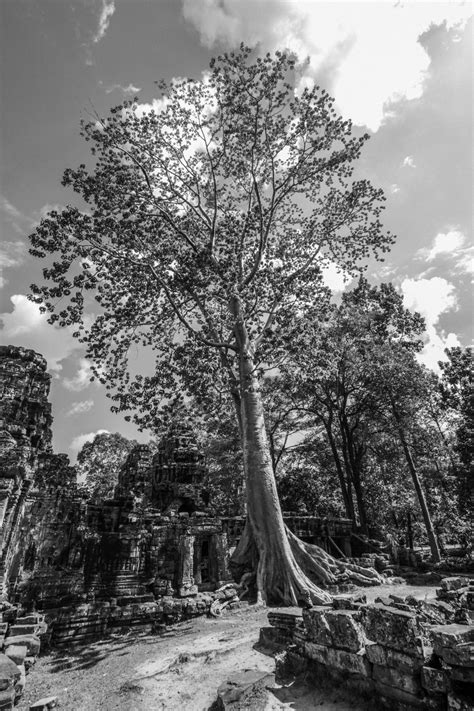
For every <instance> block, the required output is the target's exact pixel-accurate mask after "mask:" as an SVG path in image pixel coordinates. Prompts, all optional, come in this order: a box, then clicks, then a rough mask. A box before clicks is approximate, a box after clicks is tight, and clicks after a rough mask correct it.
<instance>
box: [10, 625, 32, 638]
mask: <svg viewBox="0 0 474 711" xmlns="http://www.w3.org/2000/svg"><path fill="white" fill-rule="evenodd" d="M37 631H38V625H36V624H34V625H18V624H16V625H12V626H11V627H10V630H9V634H10V635H11V636H14V635H20V634H21V635H24V634H36V633H37Z"/></svg>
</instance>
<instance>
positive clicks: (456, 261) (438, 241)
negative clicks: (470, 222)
mask: <svg viewBox="0 0 474 711" xmlns="http://www.w3.org/2000/svg"><path fill="white" fill-rule="evenodd" d="M465 244H466V236H465V235H464V234H463V233H462V232H461V231H460V230H458V229H456V228H454V227H452V228H451V229H449V230H448V231H447V232H438V234H437V235H436V237H435V238H434V240H433V242H432V244H431V247H423V248H422V249H419V250H418V252H417V253H416V254H417V257H419V258H420V259H425V260H426V261H427V262H433V261H435V260H436V259H437V257H439V256H441V257H443V258H444V259H449V260H450V263H451V265H452V269H453V270H455V271H460V272H465V273H468V274H472V273H473V272H474V248H473V247H465V246H464V245H465ZM428 271H429V270H428Z"/></svg>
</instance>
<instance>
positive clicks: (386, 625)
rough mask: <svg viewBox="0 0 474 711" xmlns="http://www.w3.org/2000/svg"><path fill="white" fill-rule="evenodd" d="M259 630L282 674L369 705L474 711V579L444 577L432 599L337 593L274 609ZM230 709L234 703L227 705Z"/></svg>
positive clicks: (282, 677)
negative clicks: (320, 602) (326, 600)
mask: <svg viewBox="0 0 474 711" xmlns="http://www.w3.org/2000/svg"><path fill="white" fill-rule="evenodd" d="M268 618H269V623H270V625H271V626H270V627H266V628H263V629H262V630H261V642H262V643H263V645H264V646H269V645H270V646H273V647H274V648H275V647H277V648H280V649H282V650H284V651H283V652H281V653H280V654H277V656H276V659H277V662H276V672H277V677H279V679H280V681H282V682H283V684H285V683H287V684H288V683H291V680H293V679H294V678H295V677H296V678H298V677H299V678H301V675H304V677H305V679H306V680H310V681H311V683H313V684H314V685H316V686H318V685H322V686H325V685H332V686H333V687H334V686H337V687H339V688H342V689H344V690H345V691H346V692H349V693H350V694H351V698H354V699H356V700H357V703H358V705H361V704H363V703H364V702H365V703H366V704H367V708H373V709H379V708H383V709H392V710H393V711H411V710H415V709H431V710H433V711H472V709H473V708H474V626H473V624H472V622H473V618H474V581H473V580H470V579H469V578H463V577H451V578H444V579H443V580H441V584H440V587H439V588H438V590H437V591H436V599H430V600H420V599H415V598H414V597H412V596H407V597H400V596H398V595H389V596H388V597H382V598H376V600H375V602H374V603H371V604H367V601H366V597H365V595H359V596H354V595H352V596H351V595H341V596H336V597H335V598H334V600H333V604H332V608H328V607H311V608H309V609H306V610H298V609H293V610H282V609H278V610H273V611H271V612H269V615H268ZM226 708H228V711H230V709H231V708H232V707H231V706H230V705H229V706H228V707H226Z"/></svg>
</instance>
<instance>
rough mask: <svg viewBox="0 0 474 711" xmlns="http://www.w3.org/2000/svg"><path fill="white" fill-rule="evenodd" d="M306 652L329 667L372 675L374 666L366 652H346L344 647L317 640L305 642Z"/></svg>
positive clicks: (311, 657)
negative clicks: (331, 645) (333, 646)
mask: <svg viewBox="0 0 474 711" xmlns="http://www.w3.org/2000/svg"><path fill="white" fill-rule="evenodd" d="M304 652H305V655H306V656H308V657H309V658H310V659H313V660H314V661H316V662H319V663H320V664H324V665H326V666H328V667H331V668H335V669H339V670H341V671H346V672H349V673H350V674H360V675H361V676H370V675H371V671H372V666H371V664H370V662H369V661H368V660H367V658H366V656H365V654H355V653H354V652H346V651H345V650H343V649H333V648H331V647H326V646H325V645H323V644H316V643H315V642H305V643H304Z"/></svg>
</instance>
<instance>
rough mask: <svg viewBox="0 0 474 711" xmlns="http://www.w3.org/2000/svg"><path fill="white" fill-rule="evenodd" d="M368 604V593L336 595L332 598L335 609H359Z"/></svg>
mask: <svg viewBox="0 0 474 711" xmlns="http://www.w3.org/2000/svg"><path fill="white" fill-rule="evenodd" d="M366 604H367V595H364V594H363V593H361V594H360V595H336V596H334V597H333V600H332V607H333V610H359V609H360V607H361V605H366Z"/></svg>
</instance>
